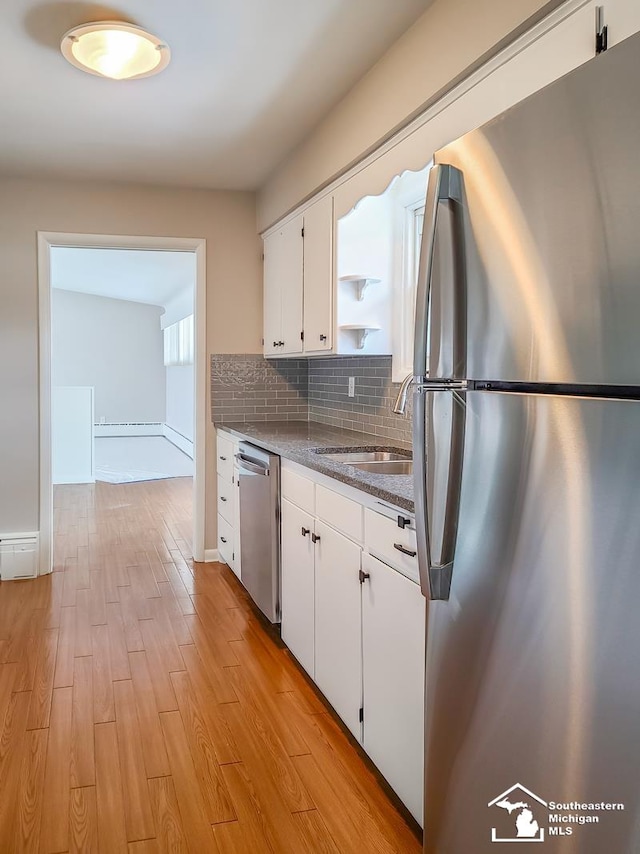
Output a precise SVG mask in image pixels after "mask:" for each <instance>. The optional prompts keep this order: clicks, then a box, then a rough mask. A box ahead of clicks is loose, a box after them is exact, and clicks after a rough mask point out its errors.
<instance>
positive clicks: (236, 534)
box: [231, 448, 242, 578]
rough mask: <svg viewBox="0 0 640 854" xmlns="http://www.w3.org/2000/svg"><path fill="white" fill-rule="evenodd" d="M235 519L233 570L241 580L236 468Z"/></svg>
mask: <svg viewBox="0 0 640 854" xmlns="http://www.w3.org/2000/svg"><path fill="white" fill-rule="evenodd" d="M235 450H237V448H236V449H234V451H235ZM232 489H233V499H232V500H233V518H234V528H233V566H232V567H231V569H232V570H233V571H234V572H235V574H236V575H237V576H238V578H240V571H241V565H242V555H241V552H240V490H239V489H238V467H237V466H234V469H233V484H232Z"/></svg>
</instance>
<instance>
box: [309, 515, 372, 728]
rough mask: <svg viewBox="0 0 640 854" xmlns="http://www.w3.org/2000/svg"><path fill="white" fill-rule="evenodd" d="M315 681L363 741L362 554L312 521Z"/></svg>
mask: <svg viewBox="0 0 640 854" xmlns="http://www.w3.org/2000/svg"><path fill="white" fill-rule="evenodd" d="M315 530H316V534H315V536H316V544H315V546H316V561H315V563H316V585H315V617H316V626H315V629H316V630H315V641H316V643H315V646H316V669H315V680H316V682H317V684H318V687H319V688H320V690H321V691H322V693H323V694H324V695H325V697H326V698H327V700H329V702H330V703H331V705H332V706H333V708H334V709H335V710H336V712H337V713H338V714H339V715H340V717H341V718H342V720H343V721H344V722H345V724H346V725H347V727H348V728H349V729H350V730H351V732H352V733H353V734H354V735H355V736H356V738H357V739H358V741H361V740H362V723H361V720H360V718H361V714H360V709H361V706H362V636H361V628H360V626H361V593H360V578H359V573H360V561H361V557H362V549H361V548H360V546H358V545H356V544H355V543H353V542H351V540H348V539H347V538H346V537H344V536H343V535H342V534H339V533H338V532H337V531H334V530H333V528H330V527H329V526H328V525H325V524H324V523H323V522H319V521H317V522H316V526H315Z"/></svg>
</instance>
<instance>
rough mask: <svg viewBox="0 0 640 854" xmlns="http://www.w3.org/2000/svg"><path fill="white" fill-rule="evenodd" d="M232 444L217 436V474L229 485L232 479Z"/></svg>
mask: <svg viewBox="0 0 640 854" xmlns="http://www.w3.org/2000/svg"><path fill="white" fill-rule="evenodd" d="M233 452H234V448H233V443H232V442H230V441H229V440H228V439H225V438H224V437H222V436H220V435H218V437H217V448H216V467H217V470H218V474H219V475H220V476H221V477H223V478H224V479H225V480H228V481H229V483H231V478H232V477H233Z"/></svg>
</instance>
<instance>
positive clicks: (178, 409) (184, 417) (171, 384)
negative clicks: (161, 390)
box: [165, 365, 194, 441]
mask: <svg viewBox="0 0 640 854" xmlns="http://www.w3.org/2000/svg"><path fill="white" fill-rule="evenodd" d="M166 371H167V414H166V418H165V421H166V424H167V426H169V427H172V428H173V429H174V430H176V431H177V432H178V433H180V434H181V435H182V436H184V437H185V438H186V439H190V440H191V441H193V407H194V399H193V382H194V376H193V365H172V366H171V367H169V368H167V369H166Z"/></svg>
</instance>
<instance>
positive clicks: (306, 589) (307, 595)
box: [281, 498, 314, 678]
mask: <svg viewBox="0 0 640 854" xmlns="http://www.w3.org/2000/svg"><path fill="white" fill-rule="evenodd" d="M281 531H282V534H281V535H282V640H283V641H284V642H285V643H286V645H287V646H288V647H289V649H290V650H291V652H292V653H293V654H294V655H295V657H296V658H297V659H298V661H299V662H300V664H301V665H302V666H303V667H304V669H305V670H306V671H307V673H308V674H309V676H311V677H312V678H313V676H314V642H313V634H314V614H313V610H314V608H313V600H314V545H313V543H312V542H311V534H312V533H313V517H312V516H310V515H309V514H308V513H305V512H304V510H300V509H299V508H298V507H296V506H295V505H294V504H292V503H291V502H290V501H287V499H286V498H283V499H282V516H281Z"/></svg>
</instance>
